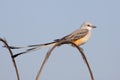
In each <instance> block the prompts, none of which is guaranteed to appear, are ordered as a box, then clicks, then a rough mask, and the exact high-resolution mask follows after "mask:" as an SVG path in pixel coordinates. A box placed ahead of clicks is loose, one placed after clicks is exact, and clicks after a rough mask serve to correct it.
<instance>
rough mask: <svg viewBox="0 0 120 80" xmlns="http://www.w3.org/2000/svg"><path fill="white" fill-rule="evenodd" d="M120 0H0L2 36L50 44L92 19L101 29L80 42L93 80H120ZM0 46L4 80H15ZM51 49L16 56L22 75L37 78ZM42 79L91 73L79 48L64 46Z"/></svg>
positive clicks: (65, 79) (80, 79)
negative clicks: (89, 69) (84, 42)
mask: <svg viewBox="0 0 120 80" xmlns="http://www.w3.org/2000/svg"><path fill="white" fill-rule="evenodd" d="M119 3H120V1H119V0H99V1H98V0H90V1H88V0H59V1H58V0H44V1H43V0H1V1H0V37H2V38H5V39H6V40H7V42H8V43H9V45H14V46H26V45H30V44H40V43H47V42H51V41H53V40H54V39H57V38H61V37H63V36H65V35H68V34H69V33H71V32H72V31H74V30H76V29H78V28H79V27H80V25H81V24H82V23H83V22H85V21H90V22H91V23H92V24H93V25H96V26H97V28H96V29H94V30H93V31H92V36H91V39H90V40H89V41H88V42H87V43H86V44H85V45H83V46H82V47H83V48H84V52H85V54H86V56H87V59H88V61H89V64H90V66H91V69H92V71H93V74H94V77H95V80H120V62H119V61H120V46H119V41H120V36H119V34H120V31H119V30H120V25H119V24H120V9H119V8H120V4H119ZM2 45H3V44H2V43H0V80H17V78H16V74H15V71H14V68H13V65H12V61H11V59H10V55H9V53H8V51H7V50H6V49H4V48H3V47H2ZM47 50H49V48H43V49H41V50H39V51H36V52H33V53H28V54H25V55H22V56H19V57H17V58H16V62H17V66H18V70H19V74H20V78H21V80H35V77H36V75H37V72H38V70H39V68H40V65H41V63H42V60H43V58H44V56H45V54H46V52H47ZM21 51H23V50H21ZM13 52H14V54H16V53H18V52H20V51H13ZM39 80H90V76H89V73H88V69H87V67H86V65H85V64H84V62H83V60H82V58H81V55H80V54H79V52H78V51H77V49H74V48H73V47H71V46H70V45H63V46H61V47H58V48H56V49H55V50H54V51H53V53H52V55H51V56H50V58H49V59H48V62H47V63H46V64H45V67H44V68H43V71H42V74H41V78H40V79H39Z"/></svg>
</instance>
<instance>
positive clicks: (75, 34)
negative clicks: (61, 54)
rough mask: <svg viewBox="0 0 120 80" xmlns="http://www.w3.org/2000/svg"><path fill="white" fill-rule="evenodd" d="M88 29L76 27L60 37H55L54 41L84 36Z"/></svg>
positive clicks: (72, 39)
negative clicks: (76, 28)
mask: <svg viewBox="0 0 120 80" xmlns="http://www.w3.org/2000/svg"><path fill="white" fill-rule="evenodd" d="M88 31H89V30H88V29H78V30H76V31H74V32H72V33H71V34H69V35H67V36H65V37H63V38H61V39H56V40H55V41H61V40H69V41H75V40H77V39H80V38H82V37H84V36H86V35H87V34H88Z"/></svg>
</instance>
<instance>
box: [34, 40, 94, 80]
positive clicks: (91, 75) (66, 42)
mask: <svg viewBox="0 0 120 80" xmlns="http://www.w3.org/2000/svg"><path fill="white" fill-rule="evenodd" d="M63 44H72V45H73V46H74V47H76V48H77V49H78V51H79V52H80V53H81V55H82V58H83V60H84V62H85V64H86V65H87V68H88V70H89V74H90V77H91V80H94V76H93V73H92V70H91V68H90V66H89V63H88V61H87V58H86V56H85V54H84V52H83V49H82V48H80V47H79V46H77V45H76V44H74V43H73V42H71V41H60V42H58V43H57V44H55V45H54V46H53V47H52V48H51V49H50V50H49V51H48V52H47V54H46V56H45V58H44V60H43V62H42V65H41V67H40V70H39V71H38V74H37V76H36V80H38V79H39V77H40V75H41V72H42V69H43V67H44V65H45V63H46V62H47V60H48V58H49V57H50V55H51V52H52V51H53V50H54V49H55V48H56V47H57V46H60V45H63Z"/></svg>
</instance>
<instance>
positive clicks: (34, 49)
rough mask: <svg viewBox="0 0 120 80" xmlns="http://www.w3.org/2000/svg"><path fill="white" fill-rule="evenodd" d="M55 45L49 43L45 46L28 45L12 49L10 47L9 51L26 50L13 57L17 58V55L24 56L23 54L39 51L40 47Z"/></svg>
mask: <svg viewBox="0 0 120 80" xmlns="http://www.w3.org/2000/svg"><path fill="white" fill-rule="evenodd" d="M55 43H56V42H51V43H46V44H37V45H28V46H27V47H13V46H10V47H11V49H21V48H28V49H27V50H25V51H23V52H20V53H18V54H15V55H13V57H17V56H18V55H21V54H24V53H29V52H34V51H37V50H39V49H41V48H42V47H47V46H52V45H55Z"/></svg>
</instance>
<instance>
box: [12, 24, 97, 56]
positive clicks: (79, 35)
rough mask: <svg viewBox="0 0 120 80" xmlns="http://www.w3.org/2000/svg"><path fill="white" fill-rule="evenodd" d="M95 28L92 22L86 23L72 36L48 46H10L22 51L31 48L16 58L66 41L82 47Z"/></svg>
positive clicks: (57, 40) (47, 44)
mask: <svg viewBox="0 0 120 80" xmlns="http://www.w3.org/2000/svg"><path fill="white" fill-rule="evenodd" d="M93 28H96V26H94V25H92V24H91V23H90V22H85V23H83V24H82V25H81V27H80V28H79V29H77V30H75V31H74V32H72V33H71V34H69V35H67V36H65V37H63V38H61V39H56V40H54V41H53V42H51V43H46V44H37V45H28V46H26V47H14V46H10V48H11V49H21V48H29V49H27V50H26V51H24V52H21V53H18V54H16V55H14V57H16V56H18V55H20V54H24V53H28V52H31V51H35V50H38V49H40V48H41V47H46V46H51V45H55V44H56V43H58V42H60V41H64V40H68V41H71V42H73V43H75V44H76V45H78V46H80V45H82V44H84V43H86V42H87V41H88V40H89V38H90V36H91V30H92V29H93Z"/></svg>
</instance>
